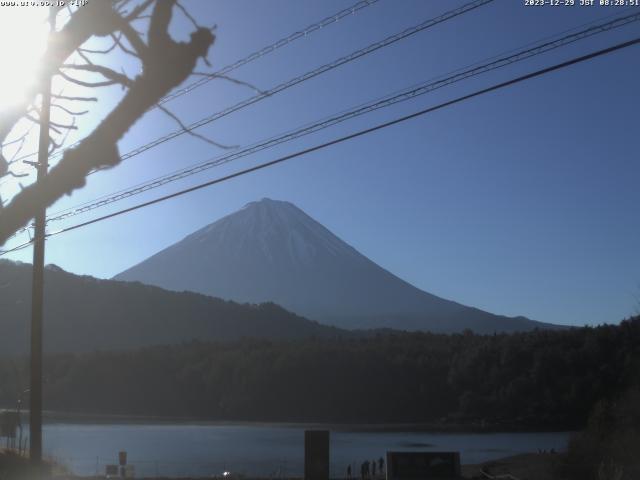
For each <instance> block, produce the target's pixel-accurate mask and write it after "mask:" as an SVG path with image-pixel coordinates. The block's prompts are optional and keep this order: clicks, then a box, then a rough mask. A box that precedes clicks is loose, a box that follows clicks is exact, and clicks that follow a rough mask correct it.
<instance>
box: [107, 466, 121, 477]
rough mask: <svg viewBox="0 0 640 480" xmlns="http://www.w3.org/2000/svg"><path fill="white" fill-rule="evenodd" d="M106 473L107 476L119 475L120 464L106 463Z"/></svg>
mask: <svg viewBox="0 0 640 480" xmlns="http://www.w3.org/2000/svg"><path fill="white" fill-rule="evenodd" d="M104 473H105V475H106V476H107V477H117V476H118V465H105V467H104Z"/></svg>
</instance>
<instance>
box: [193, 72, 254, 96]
mask: <svg viewBox="0 0 640 480" xmlns="http://www.w3.org/2000/svg"><path fill="white" fill-rule="evenodd" d="M191 75H198V76H201V77H209V78H219V79H220V80H226V81H228V82H231V83H235V84H236V85H241V86H243V87H247V88H250V89H251V90H253V91H254V92H256V93H259V94H261V95H263V94H265V93H266V92H265V91H264V90H260V89H259V88H258V87H256V86H255V85H253V84H252V83H249V82H245V81H244V80H239V79H237V78H234V77H230V76H229V75H220V74H218V73H207V72H193V73H192V74H191Z"/></svg>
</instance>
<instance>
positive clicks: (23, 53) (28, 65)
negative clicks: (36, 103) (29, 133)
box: [0, 7, 49, 111]
mask: <svg viewBox="0 0 640 480" xmlns="http://www.w3.org/2000/svg"><path fill="white" fill-rule="evenodd" d="M46 13H47V10H46V9H44V8H42V9H41V8H37V7H33V8H29V7H4V8H2V12H1V13H0V59H1V60H2V66H3V68H2V74H1V75H0V111H2V110H5V109H7V108H9V107H11V106H13V105H15V104H18V103H19V102H21V101H23V100H24V99H25V94H26V92H27V90H28V89H29V87H30V86H31V85H33V83H34V79H35V76H36V75H37V71H38V66H39V63H40V59H41V57H42V54H43V52H44V49H45V46H46V39H47V33H48V29H49V27H48V25H47V23H46V21H45V19H46Z"/></svg>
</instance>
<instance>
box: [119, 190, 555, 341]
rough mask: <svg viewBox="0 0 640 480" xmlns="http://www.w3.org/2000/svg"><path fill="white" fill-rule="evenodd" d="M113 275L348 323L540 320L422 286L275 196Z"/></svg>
mask: <svg viewBox="0 0 640 480" xmlns="http://www.w3.org/2000/svg"><path fill="white" fill-rule="evenodd" d="M115 278H116V279H117V280H129V281H133V280H136V281H140V282H143V283H147V284H151V285H157V286H160V287H163V288H167V289H170V290H177V291H183V290H190V291H195V292H199V293H204V294H206V295H211V296H215V297H220V298H224V299H229V300H235V301H238V302H249V303H261V302H275V303H277V304H280V305H282V306H283V307H285V308H287V309H289V310H291V311H293V312H295V313H298V314H300V315H302V316H305V317H307V318H310V319H312V320H317V321H319V322H322V323H326V324H332V325H336V326H340V327H343V328H380V327H391V328H399V329H406V330H431V331H440V332H451V331H461V330H463V329H464V328H472V329H474V330H476V331H479V332H493V331H513V330H530V329H532V328H535V327H536V326H537V327H544V324H540V323H538V322H533V321H531V320H528V319H525V318H522V317H517V318H508V317H502V316H498V315H493V314H491V313H488V312H484V311H481V310H478V309H475V308H471V307H467V306H464V305H460V304H458V303H456V302H453V301H449V300H445V299H442V298H439V297H437V296H435V295H432V294H430V293H427V292H424V291H422V290H419V289H418V288H416V287H414V286H413V285H411V284H409V283H407V282H405V281H404V280H402V279H400V278H398V277H396V276H395V275H393V274H392V273H390V272H388V271H387V270H385V269H383V268H382V267H380V266H379V265H377V264H375V263H374V262H372V261H371V260H369V259H368V258H366V257H365V256H364V255H362V254H360V253H359V252H358V251H357V250H355V249H354V248H353V247H351V246H350V245H348V244H347V243H346V242H344V241H343V240H341V239H340V238H338V237H337V236H336V235H334V234H333V233H332V232H330V231H329V230H328V229H327V228H325V227H324V226H323V225H321V224H320V223H318V222H316V221H315V220H314V219H313V218H311V217H310V216H309V215H307V214H306V213H305V212H303V211H302V210H300V209H299V208H298V207H296V206H295V205H294V204H292V203H290V202H286V201H280V200H272V199H269V198H263V199H262V200H259V201H255V202H250V203H248V204H247V205H245V206H244V207H243V208H241V209H240V210H238V211H236V212H234V213H232V214H230V215H227V216H225V217H223V218H221V219H219V220H217V221H215V222H214V223H212V224H210V225H208V226H206V227H204V228H202V229H200V230H198V231H196V232H194V233H192V234H191V235H189V236H187V237H186V238H184V239H183V240H181V241H180V242H178V243H176V244H174V245H172V246H170V247H168V248H166V249H164V250H162V251H161V252H158V253H157V254H155V255H153V256H151V257H149V258H148V259H146V260H144V261H143V262H141V263H139V264H138V265H135V266H133V267H131V268H129V269H128V270H126V271H124V272H122V273H120V274H118V275H117V276H116V277H115Z"/></svg>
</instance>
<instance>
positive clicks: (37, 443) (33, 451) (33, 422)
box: [29, 7, 56, 477]
mask: <svg viewBox="0 0 640 480" xmlns="http://www.w3.org/2000/svg"><path fill="white" fill-rule="evenodd" d="M55 15H56V11H55V10H54V9H53V7H52V8H51V10H50V14H49V25H50V27H51V30H50V33H49V38H51V35H52V33H53V32H54V31H55ZM43 62H44V65H43V67H44V68H43V71H44V78H43V79H42V105H41V107H40V135H39V141H38V163H37V165H36V168H37V177H36V182H41V181H42V180H43V178H44V177H45V176H46V175H47V171H48V169H49V121H50V116H51V77H52V72H51V69H50V68H49V66H48V65H47V63H46V62H47V59H46V58H45V59H43ZM46 215H47V209H46V207H44V206H43V207H42V208H41V209H40V211H38V213H37V214H36V216H35V222H34V226H35V231H34V238H33V240H34V241H33V277H32V284H31V378H30V395H29V398H30V401H29V458H30V461H31V464H32V466H33V467H34V470H35V472H36V475H37V476H38V477H39V476H40V472H41V467H42V316H43V315H42V314H43V294H44V242H45V221H46Z"/></svg>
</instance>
